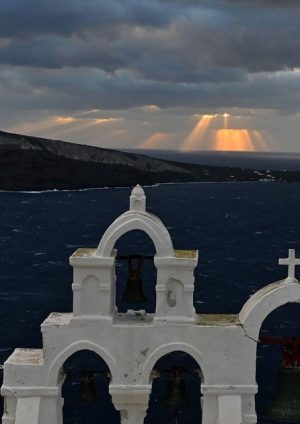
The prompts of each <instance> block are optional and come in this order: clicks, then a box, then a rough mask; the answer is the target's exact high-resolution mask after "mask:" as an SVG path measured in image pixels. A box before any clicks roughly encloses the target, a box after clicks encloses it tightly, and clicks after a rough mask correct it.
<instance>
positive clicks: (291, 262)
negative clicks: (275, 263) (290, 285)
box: [279, 249, 300, 280]
mask: <svg viewBox="0 0 300 424" xmlns="http://www.w3.org/2000/svg"><path fill="white" fill-rule="evenodd" d="M279 265H288V277H287V278H288V279H291V280H295V267H296V266H297V265H300V258H299V259H298V258H296V255H295V249H289V257H288V258H285V259H279Z"/></svg>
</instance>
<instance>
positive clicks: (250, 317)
mask: <svg viewBox="0 0 300 424" xmlns="http://www.w3.org/2000/svg"><path fill="white" fill-rule="evenodd" d="M290 302H300V283H299V281H298V280H296V279H294V280H291V279H286V280H281V281H278V282H276V283H273V284H269V285H268V286H266V287H263V288H262V289H260V290H258V291H257V292H256V293H255V294H254V295H253V296H251V297H250V299H249V300H248V301H247V302H246V303H245V305H244V306H243V308H242V309H241V311H240V313H239V321H240V323H241V325H242V326H243V328H244V330H245V332H246V334H247V335H248V336H250V337H252V338H254V339H255V340H257V339H258V335H259V331H260V328H261V326H262V323H263V321H264V320H265V319H266V318H267V316H268V315H269V314H270V313H271V312H273V311H274V310H275V309H277V308H279V307H280V306H283V305H285V304H286V303H290Z"/></svg>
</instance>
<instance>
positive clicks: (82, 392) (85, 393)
mask: <svg viewBox="0 0 300 424" xmlns="http://www.w3.org/2000/svg"><path fill="white" fill-rule="evenodd" d="M79 400H80V401H81V402H85V403H92V402H95V401H96V400H97V391H96V381H95V377H94V375H93V373H92V372H87V373H86V375H85V376H84V377H83V378H82V380H81V382H80V388H79Z"/></svg>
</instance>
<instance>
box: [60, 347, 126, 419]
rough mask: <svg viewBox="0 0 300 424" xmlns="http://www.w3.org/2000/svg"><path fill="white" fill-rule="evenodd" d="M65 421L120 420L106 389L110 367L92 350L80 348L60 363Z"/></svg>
mask: <svg viewBox="0 0 300 424" xmlns="http://www.w3.org/2000/svg"><path fill="white" fill-rule="evenodd" d="M63 372H64V373H65V377H66V378H65V381H64V384H63V387H62V397H63V399H64V405H63V423H64V424H76V423H80V424H84V423H87V424H92V423H94V424H99V422H101V423H102V424H119V423H120V415H119V412H118V411H116V409H115V408H114V406H113V403H112V400H111V396H110V394H109V391H108V386H109V381H110V370H109V368H108V366H107V364H106V362H105V361H104V360H103V359H102V358H101V357H100V356H98V355H97V354H96V353H95V352H92V351H90V350H80V351H78V352H76V353H74V354H73V355H71V356H70V357H69V358H68V359H67V360H66V361H65V363H64V365H63Z"/></svg>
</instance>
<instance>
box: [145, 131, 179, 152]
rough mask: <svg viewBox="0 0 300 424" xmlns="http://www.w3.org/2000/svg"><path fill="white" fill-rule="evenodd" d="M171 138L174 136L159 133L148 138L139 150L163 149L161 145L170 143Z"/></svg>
mask: <svg viewBox="0 0 300 424" xmlns="http://www.w3.org/2000/svg"><path fill="white" fill-rule="evenodd" d="M171 138H172V134H170V133H163V132H157V133H154V134H152V135H150V137H148V138H146V140H145V141H144V142H143V143H142V144H141V145H140V146H139V148H140V149H154V148H155V147H161V144H166V143H168V142H170V140H171Z"/></svg>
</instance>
